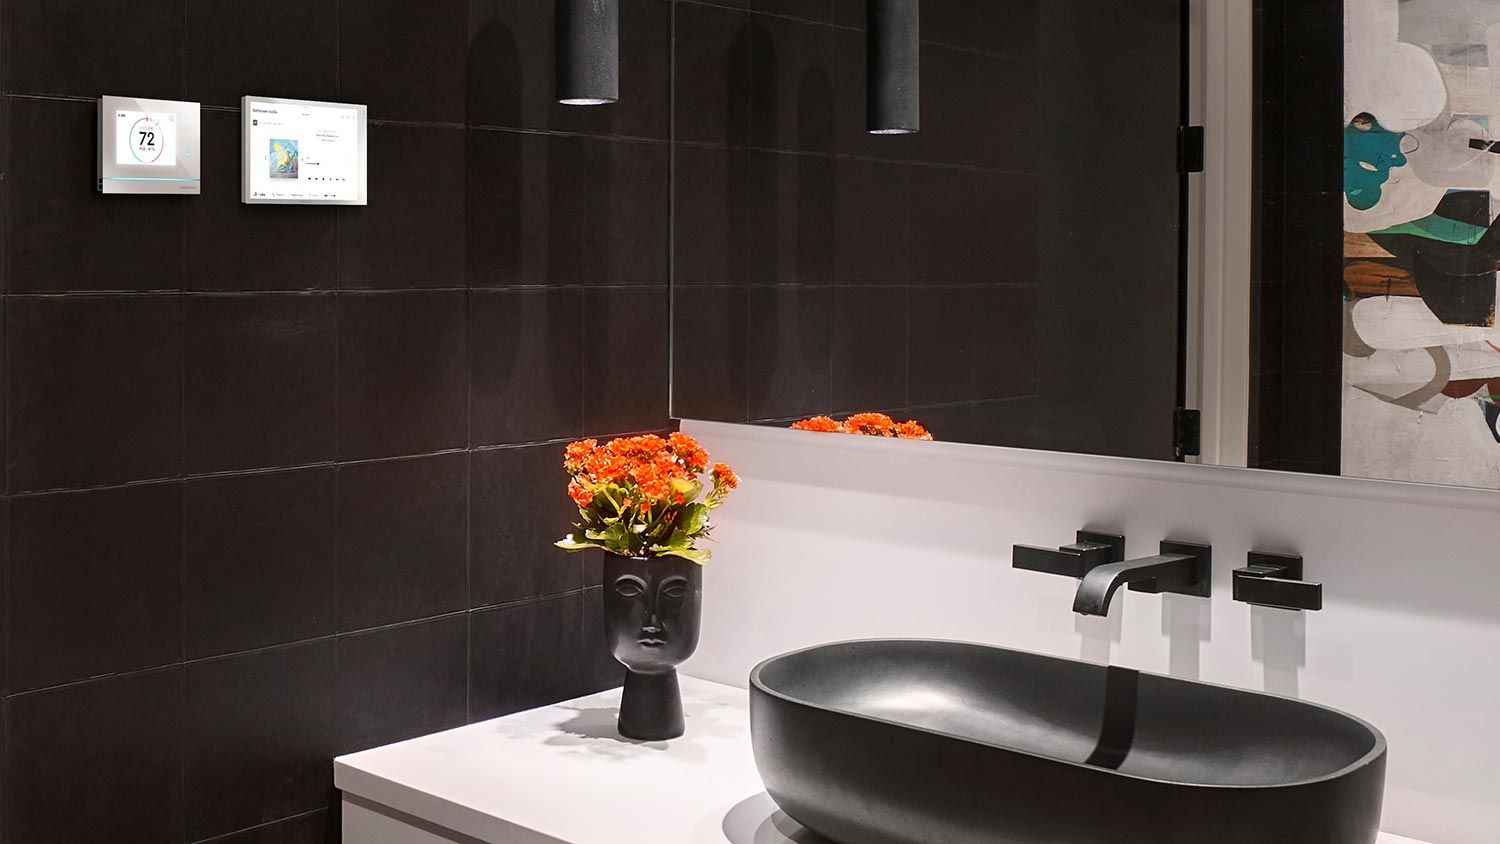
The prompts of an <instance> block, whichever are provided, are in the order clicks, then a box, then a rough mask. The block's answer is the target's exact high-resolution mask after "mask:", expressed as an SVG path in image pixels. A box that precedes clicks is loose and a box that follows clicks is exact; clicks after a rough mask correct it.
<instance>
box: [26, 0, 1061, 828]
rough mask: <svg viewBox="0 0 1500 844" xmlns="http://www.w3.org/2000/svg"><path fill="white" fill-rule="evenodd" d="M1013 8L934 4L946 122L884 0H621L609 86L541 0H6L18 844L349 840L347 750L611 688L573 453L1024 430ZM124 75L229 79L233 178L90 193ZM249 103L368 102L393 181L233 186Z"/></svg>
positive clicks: (1028, 209)
mask: <svg viewBox="0 0 1500 844" xmlns="http://www.w3.org/2000/svg"><path fill="white" fill-rule="evenodd" d="M106 5H107V4H106ZM991 5H992V4H987V3H982V2H981V3H975V2H972V0H969V2H953V3H937V2H935V3H934V4H931V6H932V8H929V9H928V10H927V11H925V12H924V21H923V25H924V28H925V30H926V35H925V41H924V48H923V49H924V62H923V63H924V73H930V74H933V76H932V79H934V80H937V81H938V82H941V81H942V80H944V79H948V80H950V81H951V82H952V83H953V84H954V85H955V86H958V85H961V86H964V87H965V89H966V90H954V91H944V90H942V89H943V87H944V86H941V85H937V84H932V85H929V86H926V90H927V91H928V92H929V96H928V97H927V98H926V103H925V105H924V108H926V109H927V113H926V114H927V117H926V119H927V120H928V121H930V126H931V128H934V130H935V131H934V133H933V134H931V135H924V136H922V137H919V138H918V139H916V140H913V139H910V138H903V137H874V136H870V135H868V134H866V133H865V132H864V73H863V58H862V57H863V50H864V34H863V32H862V31H861V30H860V29H859V27H861V26H862V25H863V3H862V2H856V0H815V1H810V2H804V0H796V2H789V0H742V2H736V0H725V2H721V3H699V2H688V1H687V0H623V2H622V60H621V86H622V100H621V102H620V103H619V104H617V105H615V106H611V107H608V108H603V109H590V110H580V109H576V108H566V107H561V106H558V105H557V104H555V102H554V101H553V94H552V85H553V80H552V76H553V40H552V23H553V9H552V5H551V3H550V2H545V0H544V1H543V2H534V3H532V2H528V3H515V2H510V0H436V2H431V0H429V1H428V2H419V1H418V0H371V2H364V3H357V4H351V3H338V2H335V1H334V0H310V2H306V3H301V4H298V6H297V8H295V9H293V10H291V11H289V12H287V13H285V14H283V15H281V16H279V17H277V16H273V17H267V16H265V15H264V14H261V13H259V12H252V11H251V10H250V8H249V7H247V6H246V5H245V4H243V3H237V2H229V0H191V2H188V0H144V2H142V3H136V4H133V5H132V6H131V8H130V10H129V12H128V13H127V12H126V11H124V10H123V8H124V7H121V8H118V9H116V8H104V7H101V6H100V5H99V4H97V3H88V2H83V0H60V1H59V2H54V0H48V1H47V2H42V0H0V13H3V15H4V17H5V20H6V24H7V27H6V33H5V35H6V45H5V46H6V48H7V49H6V50H5V55H4V62H3V68H0V74H3V78H0V90H3V92H4V95H3V98H0V135H3V137H0V148H3V149H4V150H5V159H4V162H3V164H4V178H3V179H0V194H3V201H4V209H5V210H4V215H3V219H0V241H3V243H0V247H3V248H0V276H3V283H4V292H3V309H4V314H3V317H4V318H3V320H0V329H3V336H0V348H3V350H4V360H3V365H4V367H5V385H6V386H5V389H4V395H3V396H0V398H3V401H4V409H5V416H6V417H7V418H8V424H7V431H6V438H5V439H6V454H5V457H6V463H5V465H6V471H5V476H4V490H3V495H0V513H3V514H4V517H5V518H4V527H3V530H4V533H5V535H6V537H7V542H6V543H5V547H6V549H7V555H6V556H5V557H4V558H3V565H4V567H5V576H4V577H0V584H6V585H7V588H8V590H9V592H8V594H7V595H6V596H5V600H3V601H0V606H3V607H5V608H6V611H7V613H8V617H7V618H6V619H5V625H4V626H5V628H6V630H7V638H6V640H5V642H4V649H5V651H6V653H5V659H4V660H0V665H3V664H8V666H9V674H8V676H6V677H3V678H0V688H3V691H4V694H3V695H0V714H3V721H4V724H5V729H4V730H3V731H0V757H3V759H4V765H3V766H0V770H3V774H4V777H5V785H6V788H7V793H8V795H9V800H8V805H9V808H8V810H7V813H6V814H5V815H4V817H3V818H0V840H4V841H10V842H22V841H24V842H28V844H29V843H30V842H33V841H36V842H50V841H69V842H73V841H88V840H111V841H122V842H136V841H140V842H163V844H165V843H166V842H170V844H198V842H200V841H204V840H210V839H211V840H213V841H219V842H234V844H271V843H272V842H277V844H281V842H296V844H307V842H313V841H331V840H335V839H336V837H337V834H338V813H337V810H336V807H334V806H331V804H330V797H331V796H332V795H331V793H330V791H331V789H330V783H329V780H328V774H329V771H330V765H329V764H328V762H329V757H330V756H331V755H332V754H335V753H340V752H348V751H353V750H358V749H363V748H367V747H372V746H376V745H379V744H384V743H387V742H391V741H395V740H398V739H404V738H409V737H411V736H415V735H419V734H422V733H427V732H431V731H433V730H437V729H443V728H446V727H451V726H455V725H458V724H462V723H464V722H465V721H467V720H474V719H478V718H482V717H488V716H491V715H496V714H500V713H504V712H510V711H514V710H516V709H519V708H524V707H527V706H532V705H536V704H541V703H546V702H549V701H552V700H557V699H560V698H563V697H569V696H573V695H576V694H581V693H583V692H587V691H591V690H593V689H597V688H602V687H606V686H609V685H613V684H615V683H618V682H619V679H620V668H619V666H618V664H617V663H615V662H614V661H613V659H612V658H611V657H610V656H609V655H608V653H607V652H606V651H605V649H604V648H603V647H602V646H601V645H602V639H603V633H602V631H601V629H600V623H599V618H598V616H599V608H598V603H599V600H600V589H599V588H598V584H599V582H600V567H599V560H598V559H597V558H596V557H595V558H590V557H575V556H568V555H565V554H563V553H561V552H558V551H556V549H554V548H552V546H551V545H550V542H551V541H552V540H553V539H555V538H556V537H557V535H559V533H560V532H561V531H562V530H563V529H564V527H565V524H566V522H567V518H568V516H569V514H570V508H569V505H568V503H567V501H566V499H565V498H564V497H563V496H562V494H561V481H562V479H563V478H562V471H561V468H560V466H559V465H558V461H559V454H560V445H561V443H562V442H563V441H566V440H567V439H570V438H574V437H579V436H608V435H612V434H621V433H630V432H637V431H643V430H660V429H662V428H665V427H668V426H670V424H671V412H670V409H669V408H670V405H671V404H672V403H673V402H674V401H675V402H676V403H677V404H678V405H679V413H680V414H681V413H692V414H694V415H703V416H713V417H722V418H733V419H737V420H752V421H765V420H786V419H792V418H797V417H800V416H806V415H811V414H814V413H823V412H832V411H838V410H862V409H870V408H886V409H895V410H900V411H903V412H910V413H912V414H916V415H919V416H921V417H922V418H925V419H927V420H929V421H930V422H932V423H933V424H934V425H937V426H938V427H939V429H947V432H949V436H954V437H957V436H973V437H975V438H987V439H988V440H990V441H995V442H1004V443H1006V444H1016V443H1020V442H1023V441H1025V440H1026V439H1027V438H1029V437H1031V436H1032V435H1033V434H1034V429H1035V422H1034V417H1035V409H1034V404H1035V402H1034V400H1033V399H1032V397H1031V395H1030V393H1029V392H1028V391H1034V389H1035V375H1034V371H1033V370H1034V366H1033V364H1032V361H1033V360H1034V356H1035V349H1034V347H1035V337H1034V326H1030V328H1031V331H1030V332H1028V330H1027V329H1028V326H1027V325H1026V324H1025V321H1026V319H1027V315H1028V314H1030V313H1033V312H1034V310H1035V307H1036V295H1035V288H1034V287H1032V286H1031V285H1033V284H1034V283H1035V275H1036V271H1035V266H1036V258H1035V252H1034V241H1035V231H1036V213H1035V210H1036V205H1037V202H1038V200H1037V193H1038V191H1037V176H1036V173H1035V156H1034V154H1032V153H1031V152H1030V151H1028V150H1025V149H1011V148H1010V147H1019V146H1024V145H1025V144H1026V143H1028V137H1027V136H1026V134H1025V133H1024V131H1021V130H1024V129H1026V128H1027V124H1028V120H1029V118H1030V115H1031V114H1032V112H1031V111H1029V109H1031V108H1033V107H1034V102H1033V98H1034V96H1035V91H1034V84H1033V79H1032V76H1034V72H1035V71H1034V67H1033V64H1032V60H1031V51H1032V50H1033V44H1032V41H1033V40H1034V38H1033V37H1032V35H1031V33H1029V32H1028V31H1027V30H1028V27H1034V25H1035V19H1036V15H1035V14H1034V7H1035V5H1036V4H1035V3H1032V2H1028V3H1025V4H1021V5H1022V6H1024V9H1020V8H1018V10H1016V11H1015V12H1014V13H1007V14H1005V15H997V14H996V13H995V10H993V9H991V8H988V7H989V6H991ZM145 33H151V34H152V37H151V38H150V39H147V40H150V41H151V43H155V44H169V45H177V44H182V45H184V46H182V47H180V48H178V47H169V48H166V49H160V50H153V51H147V52H146V53H144V54H143V53H141V52H140V51H139V50H137V49H136V45H137V44H138V43H139V42H141V41H142V40H143V39H144V34H145ZM162 33H165V34H166V35H165V36H163V35H162ZM996 89H998V91H999V93H998V94H997V93H996ZM981 90H982V91H983V92H984V96H977V95H976V94H975V92H976V91H981ZM104 93H113V94H127V95H129V94H135V95H140V96H153V97H179V96H181V97H187V98H193V99H197V100H200V101H201V102H202V103H203V107H204V112H203V133H204V147H205V153H204V157H203V162H202V166H203V172H204V175H205V182H204V187H203V194H202V195H201V196H198V197H191V198H189V197H124V196H112V197H102V196H100V195H98V194H97V193H96V192H95V191H94V187H93V182H94V167H95V164H94V155H95V152H94V143H95V141H94V137H95V125H94V124H95V110H96V106H95V103H94V98H96V97H98V96H99V95H100V94H104ZM245 94H260V95H267V96H286V97H302V98H309V99H327V100H334V101H343V102H362V103H366V104H367V105H368V106H369V109H370V119H371V131H370V152H371V174H370V176H371V189H370V196H371V204H370V205H368V206H366V207H361V208H340V209H331V208H316V207H269V206H245V205H243V204H242V203H240V202H239V195H238V194H239V185H238V175H239V173H238V157H237V150H238V139H237V135H238V131H239V126H238V120H239V114H238V108H237V105H238V100H239V98H240V97H241V96H243V95H245ZM966 101H967V102H968V103H969V104H970V105H972V103H973V102H975V101H978V102H980V103H981V106H982V107H980V108H977V109H976V108H965V107H964V103H965V102H966ZM1007 117H1008V119H1006V118H1007ZM987 133H988V134H992V135H993V138H998V139H1001V140H1000V141H997V142H996V143H987V142H986V138H984V137H979V136H981V135H986V134H987ZM1018 133H1019V134H1018ZM36 137H47V138H51V139H54V140H56V141H57V142H55V143H47V144H42V145H39V146H35V147H34V148H33V146H32V145H27V146H25V147H24V150H23V149H22V148H21V146H20V145H19V144H18V143H17V142H16V140H17V138H36ZM1006 145H1009V147H1007V146H1006ZM23 155H24V158H23V157H22V156H23ZM392 162H395V163H392ZM955 231H956V232H957V233H958V235H957V236H955V234H954V233H955ZM960 237H962V238H964V240H959V238H960ZM976 244H979V245H978V246H976ZM673 281H675V282H676V283H677V284H679V285H680V286H681V289H682V290H684V291H688V292H685V295H684V297H683V298H681V299H679V301H678V302H677V306H676V310H675V314H673V309H672V308H671V307H670V304H671V303H670V302H669V294H668V290H669V288H668V284H669V283H670V282H673ZM689 288H691V291H689ZM908 299H911V300H913V301H915V302H916V303H917V306H918V307H917V308H916V309H915V310H912V309H910V306H909V305H908ZM991 300H994V301H993V302H992V301H991ZM976 301H982V302H984V303H989V304H982V305H981V306H980V307H981V309H982V308H985V307H994V308H997V309H1001V310H1002V311H1003V312H1004V313H1003V314H1001V315H999V316H995V317H993V318H992V320H991V321H992V322H995V323H996V324H993V325H992V324H989V323H988V322H987V323H986V324H985V325H984V326H980V325H977V324H974V322H977V320H971V316H972V315H971V314H968V313H967V311H968V310H970V309H971V308H972V307H973V305H972V303H974V302H976ZM950 308H954V309H960V310H962V311H964V312H963V313H953V312H949V310H948V309H950ZM1028 309H1029V310H1028ZM669 316H673V317H674V318H675V319H676V320H677V324H678V327H679V328H680V329H681V331H680V333H679V336H678V338H677V341H678V342H677V343H676V344H669V338H668V331H667V321H668V319H669ZM674 349H675V350H676V352H677V354H678V355H679V357H678V360H677V361H676V367H677V369H678V375H679V380H678V392H677V395H676V396H675V397H674V396H673V395H671V390H672V386H671V384H670V383H669V376H668V371H669V364H671V363H672V361H671V360H670V358H671V357H672V354H673V350H674ZM986 349H988V350H990V351H991V352H993V353H995V354H1002V355H1006V356H1008V357H1007V360H1011V361H1013V365H1011V366H1008V367H1003V368H997V367H995V366H992V365H981V360H980V356H981V355H983V354H985V353H986ZM996 350H998V351H996ZM939 434H940V435H943V434H944V431H943V430H939ZM164 749H165V752H164ZM80 767H89V768H90V769H93V770H96V771H97V777H96V778H95V779H94V780H93V781H90V782H89V783H88V787H89V788H90V791H89V793H88V795H87V799H85V796H84V795H83V793H82V792H81V791H79V789H80V788H82V787H83V786H82V785H81V784H80V783H79V781H78V780H77V779H76V777H75V776H73V774H74V772H75V771H76V770H77V769H79V768H80Z"/></svg>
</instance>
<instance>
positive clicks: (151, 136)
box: [99, 97, 201, 194]
mask: <svg viewBox="0 0 1500 844" xmlns="http://www.w3.org/2000/svg"><path fill="white" fill-rule="evenodd" d="M198 161H199V150H198V104H197V103H181V102H176V101H174V100H143V99H138V98H135V97H100V98H99V191H100V192H101V193H176V194H196V193H199V192H200V190H199V188H200V186H201V181H200V180H199V177H198Z"/></svg>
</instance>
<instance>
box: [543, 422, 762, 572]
mask: <svg viewBox="0 0 1500 844" xmlns="http://www.w3.org/2000/svg"><path fill="white" fill-rule="evenodd" d="M563 468H565V469H566V470H567V471H568V474H570V475H572V476H573V479H572V480H571V481H569V482H568V497H570V498H572V499H573V503H574V504H577V505H578V517H579V520H578V522H577V523H576V524H574V526H573V532H572V533H570V534H568V536H567V537H565V538H564V539H562V540H561V541H559V542H558V543H557V547H559V548H562V549H563V550H566V551H583V550H586V549H589V548H602V549H604V550H605V551H608V552H610V553H612V554H619V555H620V556H622V557H646V556H659V557H682V558H683V559H687V560H691V561H693V562H695V563H698V564H699V565H702V564H703V563H706V562H708V559H709V556H710V553H709V552H708V551H707V550H705V549H700V548H698V547H697V542H698V540H700V539H709V538H710V537H709V531H710V530H712V528H713V525H712V523H711V522H710V521H709V518H708V513H709V511H710V510H713V509H716V508H717V507H719V505H721V504H723V503H724V498H725V496H727V495H728V494H729V491H730V490H732V489H734V488H735V487H737V486H739V483H740V480H739V477H738V476H736V475H735V473H734V470H733V469H730V468H729V467H728V466H726V465H724V464H723V463H714V464H712V467H710V464H709V461H708V452H707V451H706V450H705V449H704V448H703V446H701V445H699V444H698V441H697V440H695V439H693V438H692V437H690V436H688V435H687V434H684V433H681V432H677V433H673V434H671V435H670V436H668V437H666V438H665V439H663V438H662V437H659V436H656V435H655V434H647V435H645V436H639V437H621V438H619V439H614V440H610V441H609V442H607V443H605V444H604V445H602V446H601V445H599V442H598V440H581V441H579V442H574V443H569V444H568V447H567V450H566V453H565V455H564V458H563ZM705 472H707V473H708V477H709V486H708V494H707V495H706V496H704V497H703V500H702V501H699V500H698V497H699V496H700V495H702V494H703V491H704V488H705V485H704V482H703V480H702V479H701V478H700V476H701V475H702V474H704V473H705Z"/></svg>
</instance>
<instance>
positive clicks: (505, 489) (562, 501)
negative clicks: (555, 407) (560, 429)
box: [469, 446, 583, 607]
mask: <svg viewBox="0 0 1500 844" xmlns="http://www.w3.org/2000/svg"><path fill="white" fill-rule="evenodd" d="M560 459H561V458H560V457H559V455H558V451H557V449H556V448H554V447H552V446H527V447H520V448H501V449H494V450H485V451H482V452H476V453H475V454H474V458H473V475H472V478H471V479H470V492H469V519H470V523H471V528H470V535H471V537H472V539H471V543H472V547H471V549H470V554H469V561H470V562H469V603H470V605H471V606H474V607H483V606H492V605H496V604H508V603H514V602H517V601H524V600H527V599H531V598H538V597H542V596H545V595H556V594H559V593H563V592H570V591H576V590H578V589H581V588H583V564H582V558H581V557H579V556H577V555H573V554H568V553H567V552H565V551H561V550H559V549H557V548H555V547H553V545H552V543H553V542H554V541H555V540H557V539H558V537H559V536H560V535H561V534H560V532H559V531H558V527H557V526H558V525H565V524H567V522H568V519H569V517H570V516H575V515H576V513H575V512H574V510H573V506H572V503H571V502H570V501H568V499H566V498H563V497H561V496H557V495H552V494H550V493H549V490H552V489H553V488H554V487H555V486H556V484H555V483H554V480H555V479H556V477H557V472H558V471H559V466H560V463H559V461H560Z"/></svg>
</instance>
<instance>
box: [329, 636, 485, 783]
mask: <svg viewBox="0 0 1500 844" xmlns="http://www.w3.org/2000/svg"><path fill="white" fill-rule="evenodd" d="M468 652H469V619H468V616H467V615H466V614H464V613H456V614H453V615H448V616H444V617H442V618H436V619H432V620H430V621H423V622H419V623H416V624H404V625H399V626H396V627H387V628H384V629H381V630H374V631H371V632H367V633H359V634H355V635H352V636H345V637H340V638H339V640H338V674H337V677H336V678H335V681H334V707H335V712H334V719H335V721H336V723H337V728H336V729H337V743H336V747H335V750H336V751H337V752H338V753H353V752H355V751H357V750H365V749H367V748H371V747H379V746H380V745H383V744H390V743H391V742H396V741H402V740H404V739H409V738H413V737H415V736H420V735H425V734H427V733H433V732H437V731H439V730H446V729H449V728H452V727H457V726H459V725H461V724H463V723H464V722H465V720H466V719H467V717H468V674H469V670H468V664H467V663H468Z"/></svg>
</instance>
